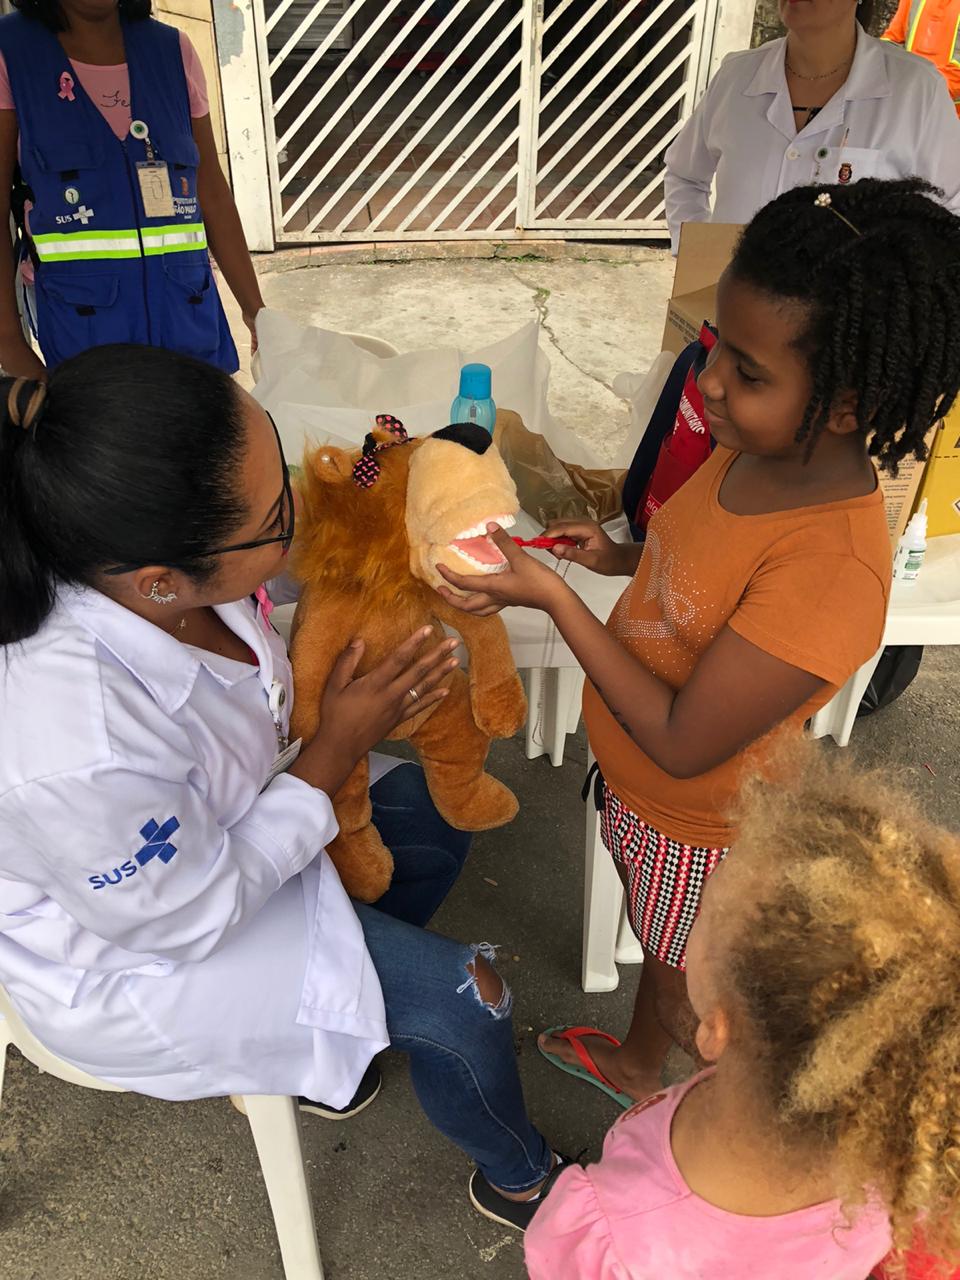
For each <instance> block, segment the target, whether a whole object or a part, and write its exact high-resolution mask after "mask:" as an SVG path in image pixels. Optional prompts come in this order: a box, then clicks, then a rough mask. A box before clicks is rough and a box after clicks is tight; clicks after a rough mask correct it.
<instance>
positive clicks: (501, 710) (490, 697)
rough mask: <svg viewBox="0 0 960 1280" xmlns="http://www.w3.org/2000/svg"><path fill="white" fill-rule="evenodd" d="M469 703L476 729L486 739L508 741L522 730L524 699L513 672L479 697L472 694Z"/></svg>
mask: <svg viewBox="0 0 960 1280" xmlns="http://www.w3.org/2000/svg"><path fill="white" fill-rule="evenodd" d="M470 701H471V708H472V710H473V718H474V720H475V721H476V723H477V728H478V729H479V730H480V732H481V733H485V734H486V735H487V737H488V738H512V737H513V735H514V734H515V733H517V732H518V731H519V730H520V729H522V728H523V725H524V722H525V721H526V718H527V699H526V695H525V694H524V692H523V682H522V681H521V679H520V677H519V676H518V675H516V674H515V673H514V674H513V675H511V676H510V677H509V678H508V679H506V680H504V681H503V682H502V683H501V684H498V685H494V687H493V688H492V689H484V690H483V691H482V692H481V693H480V694H479V696H477V695H473V696H472V697H471V700H470Z"/></svg>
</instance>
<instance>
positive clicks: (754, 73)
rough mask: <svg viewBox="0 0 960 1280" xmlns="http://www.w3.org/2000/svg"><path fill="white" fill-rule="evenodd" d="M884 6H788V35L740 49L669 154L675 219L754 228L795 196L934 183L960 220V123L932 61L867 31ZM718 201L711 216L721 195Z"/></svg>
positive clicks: (674, 222)
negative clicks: (774, 206) (754, 221)
mask: <svg viewBox="0 0 960 1280" xmlns="http://www.w3.org/2000/svg"><path fill="white" fill-rule="evenodd" d="M872 4H873V0H780V17H781V19H782V21H783V25H784V26H785V27H786V29H787V34H786V37H784V38H781V39H779V40H772V41H770V43H769V44H765V45H763V46H761V48H759V49H748V50H745V51H744V52H743V53H734V54H731V55H730V57H729V58H727V59H726V60H725V61H724V63H723V66H722V67H721V68H720V70H719V71H718V72H717V74H716V76H715V77H714V79H713V80H712V81H711V83H710V86H709V87H708V89H707V91H706V93H705V94H704V96H703V100H702V101H701V103H700V105H699V106H698V107H697V109H696V111H695V112H694V113H693V115H692V116H691V118H690V119H689V120H688V121H687V123H686V125H685V126H684V128H683V130H682V131H681V132H680V134H679V136H678V137H677V139H676V141H675V142H673V144H672V145H671V146H670V148H669V149H668V151H667V156H666V163H667V176H666V180H665V184H664V189H665V193H666V210H667V222H668V223H669V226H670V239H671V244H672V248H673V252H674V253H676V252H677V247H678V244H679V240H680V227H681V226H682V225H683V223H684V222H736V223H746V222H749V221H750V219H751V218H752V217H753V215H754V214H755V213H756V212H757V210H758V209H761V208H762V207H763V206H764V205H765V204H768V203H769V202H770V201H771V200H773V199H775V198H776V197H777V196H778V195H780V194H781V192H783V191H788V190H790V189H791V188H792V187H799V186H804V185H807V184H809V183H823V184H825V185H826V184H830V183H846V182H856V181H857V180H858V179H859V178H912V177H919V178H925V179H926V180H927V181H928V182H931V183H933V185H934V186H935V187H939V188H940V189H941V190H942V191H943V193H944V199H945V201H946V203H947V205H948V206H949V207H950V208H951V209H953V210H954V211H955V212H957V213H960V119H958V117H957V113H956V111H955V109H954V107H953V103H952V102H951V100H950V94H949V93H948V91H947V89H946V86H945V84H944V82H943V80H942V78H941V77H940V75H939V74H938V73H937V71H936V70H935V68H933V67H932V66H931V65H930V64H929V63H925V62H924V60H923V59H922V58H911V57H910V55H909V54H907V53H905V51H904V50H903V49H902V48H900V47H899V46H898V45H894V44H890V43H889V42H885V41H882V40H875V39H874V38H873V37H872V36H869V35H867V32H866V29H865V28H866V26H867V24H868V22H869V18H870V11H871V9H872ZM714 177H716V196H715V199H714V202H713V206H712V209H711V188H712V185H713V181H714Z"/></svg>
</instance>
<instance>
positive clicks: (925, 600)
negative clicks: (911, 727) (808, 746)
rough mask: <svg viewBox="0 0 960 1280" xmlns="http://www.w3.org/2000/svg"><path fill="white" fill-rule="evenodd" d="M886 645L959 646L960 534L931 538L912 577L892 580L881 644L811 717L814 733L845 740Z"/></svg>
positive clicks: (815, 736) (812, 732)
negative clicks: (917, 573) (916, 574)
mask: <svg viewBox="0 0 960 1280" xmlns="http://www.w3.org/2000/svg"><path fill="white" fill-rule="evenodd" d="M890 644H922V645H960V534H951V535H950V536H949V537H945V538H931V539H930V541H929V543H928V544H927V555H926V560H925V562H924V566H923V568H922V569H921V571H920V576H919V578H918V579H917V580H916V582H914V583H902V584H900V583H894V588H893V596H892V598H891V601H890V610H889V613H888V614H887V625H886V629H885V631H884V633H883V646H882V647H881V649H880V650H879V651H878V652H877V653H876V654H875V655H874V656H873V657H872V658H871V659H870V661H869V662H868V663H866V665H865V666H863V667H861V668H860V670H859V671H858V672H857V673H856V675H854V676H852V677H851V678H850V679H849V680H848V681H847V683H846V684H845V685H844V686H843V688H842V689H841V690H840V692H839V693H838V694H837V695H836V697H835V698H834V699H833V701H832V702H829V703H828V704H827V705H826V706H825V707H824V708H823V710H822V711H819V712H818V713H817V714H816V715H815V716H814V717H813V720H812V721H811V722H810V732H811V734H812V736H813V737H814V738H826V737H832V738H833V739H834V741H835V742H836V743H837V745H838V746H840V747H845V746H846V745H847V744H848V743H849V741H850V735H851V734H852V732H853V726H854V724H855V723H856V719H857V711H858V709H859V707H860V702H861V700H862V698H863V695H864V693H865V692H866V689H867V685H868V684H869V683H870V679H871V677H872V676H873V673H874V671H875V670H876V667H877V663H878V662H879V661H880V654H881V653H882V652H883V649H884V648H886V646H887V645H890Z"/></svg>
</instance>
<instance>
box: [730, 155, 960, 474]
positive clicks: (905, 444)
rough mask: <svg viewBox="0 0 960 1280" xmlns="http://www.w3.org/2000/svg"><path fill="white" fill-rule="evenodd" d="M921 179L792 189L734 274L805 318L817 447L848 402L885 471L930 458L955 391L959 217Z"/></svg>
mask: <svg viewBox="0 0 960 1280" xmlns="http://www.w3.org/2000/svg"><path fill="white" fill-rule="evenodd" d="M939 194H940V193H939V192H937V191H936V189H935V188H934V187H932V186H930V185H929V183H926V182H922V181H920V180H919V179H906V180H902V181H895V182H885V181H880V180H878V179H875V178H864V179H861V181H859V182H856V183H853V184H852V185H850V186H834V187H797V188H794V189H793V190H792V191H787V192H784V194H783V195H781V196H780V197H778V199H776V200H774V201H773V202H772V203H771V204H768V205H767V206H766V207H765V208H763V209H761V210H760V212H759V213H758V214H757V215H756V217H755V218H754V219H753V221H752V222H751V223H750V225H749V226H748V227H747V229H746V230H745V231H744V233H743V236H742V238H741V240H740V243H739V245H738V247H737V250H736V253H735V255H734V258H733V262H732V263H731V268H730V269H731V273H732V274H733V275H734V276H735V277H736V278H737V279H738V280H740V281H742V282H743V283H745V284H748V285H751V286H752V287H753V288H755V289H758V290H760V291H762V292H763V293H765V294H767V295H769V296H771V297H774V298H788V299H791V300H793V301H795V302H799V303H801V304H803V305H805V306H806V307H807V308H808V318H807V323H806V327H805V328H804V331H803V333H802V334H801V336H800V338H799V340H798V345H799V346H800V349H801V350H802V352H803V354H804V356H805V357H806V359H807V362H808V364H809V367H810V371H811V374H812V378H813V394H812V396H811V398H810V403H809V404H808V405H807V409H806V413H805V414H804V418H803V422H802V424H801V426H800V430H799V434H798V440H801V441H803V440H806V441H808V443H809V446H810V449H811V450H812V449H813V446H814V444H815V443H816V440H817V438H818V436H819V435H820V433H821V431H822V430H823V428H824V426H825V425H826V423H827V421H828V419H829V417H830V413H831V411H832V410H833V409H834V407H835V406H836V404H837V401H838V398H839V397H840V396H841V395H843V394H844V393H850V392H853V393H854V395H855V396H856V413H857V420H858V423H859V426H860V430H861V431H862V432H863V434H864V435H865V436H867V437H868V438H869V450H870V453H871V455H872V456H873V457H875V458H876V459H877V460H878V462H879V463H880V465H881V466H883V467H884V468H885V469H887V470H889V471H892V472H893V473H894V474H896V471H897V467H898V465H899V464H900V462H902V461H903V459H904V458H906V457H908V456H910V455H912V456H914V457H916V458H919V459H921V460H922V459H924V458H925V457H926V456H927V447H926V437H927V435H928V433H929V431H930V428H931V427H932V426H933V425H934V424H935V423H936V422H937V421H938V419H939V418H941V417H943V416H944V415H945V414H946V413H947V412H948V411H949V409H950V407H951V405H952V404H953V402H954V399H955V398H956V396H957V393H958V391H960V289H958V288H957V281H958V280H960V218H958V217H956V216H955V215H954V214H952V213H950V212H949V210H948V209H946V208H945V207H944V206H943V205H942V204H939V203H938V202H937V200H936V199H934V197H935V196H937V195H939Z"/></svg>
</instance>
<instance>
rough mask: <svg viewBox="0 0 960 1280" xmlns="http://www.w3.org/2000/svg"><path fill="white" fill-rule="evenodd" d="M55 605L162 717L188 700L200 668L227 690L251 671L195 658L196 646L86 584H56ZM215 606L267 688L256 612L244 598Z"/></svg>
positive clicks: (268, 662)
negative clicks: (120, 667)
mask: <svg viewBox="0 0 960 1280" xmlns="http://www.w3.org/2000/svg"><path fill="white" fill-rule="evenodd" d="M57 603H58V607H60V608H62V609H64V610H65V611H66V612H67V613H69V614H70V616H71V617H72V618H74V619H75V620H76V621H77V622H78V623H79V624H80V625H81V626H82V627H84V628H85V629H86V630H87V631H89V632H90V634H91V635H93V636H95V637H96V638H97V640H99V642H100V643H101V644H102V645H103V646H104V648H106V649H108V650H109V651H110V653H112V654H113V656H114V657H115V658H116V659H117V661H118V662H119V663H121V664H122V665H123V666H124V667H126V669H127V670H128V671H129V672H130V674H131V675H132V676H133V677H134V678H135V679H136V680H138V681H139V682H140V684H142V685H143V687H144V688H145V689H146V690H147V692H148V693H149V694H150V696H151V697H152V698H153V700H154V701H155V702H156V703H157V705H158V706H159V707H162V708H163V709H164V711H166V712H167V714H168V715H173V714H174V713H175V712H177V711H179V709H180V708H181V707H182V706H183V704H184V703H185V702H186V700H187V699H188V698H189V696H190V693H191V691H192V689H193V686H194V684H195V683H196V679H197V676H198V674H199V672H200V668H201V667H205V668H206V669H207V670H208V671H209V672H210V674H211V675H212V676H213V678H214V679H215V680H216V681H217V682H218V683H219V684H221V685H223V686H224V688H227V689H229V688H231V687H232V686H233V685H235V684H238V683H239V682H240V681H241V680H244V679H247V678H249V676H250V675H251V674H252V672H251V669H250V667H248V666H247V665H246V664H245V663H242V662H234V661H233V660H232V659H230V658H221V657H218V656H217V655H216V654H209V655H205V656H204V657H200V656H199V655H198V652H197V650H194V649H191V648H190V647H189V646H187V645H185V644H182V643H181V642H180V641H179V640H177V639H175V638H174V637H173V636H171V635H168V634H167V633H166V632H165V631H161V629H160V628H159V627H155V626H154V625H153V624H152V623H151V622H147V620H146V619H145V618H141V617H139V616H138V615H137V614H135V613H132V612H131V611H130V610H129V609H125V608H124V607H123V605H120V604H117V603H116V601H114V600H111V599H110V598H109V597H108V596H105V595H103V594H102V593H101V592H99V591H95V590H94V589H93V588H92V587H62V588H61V590H60V592H59V593H58V597H57ZM215 608H216V612H217V613H218V614H219V615H220V617H221V618H222V619H223V621H224V622H225V623H226V624H227V626H228V627H229V628H230V630H231V631H233V633H234V634H235V635H236V636H237V637H238V638H239V639H241V640H242V641H243V642H244V644H246V645H249V647H250V648H251V649H252V650H253V652H254V653H255V654H256V655H257V658H258V660H259V663H260V672H259V674H260V679H261V681H262V682H263V683H264V684H265V687H269V685H270V682H271V680H272V679H273V655H272V654H271V652H270V646H269V645H268V644H267V642H266V636H265V634H264V632H263V631H262V630H261V629H260V626H259V625H258V619H259V611H257V612H255V611H254V607H253V605H252V604H251V603H250V601H249V600H242V601H237V602H236V603H234V604H224V605H216V606H215Z"/></svg>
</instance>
